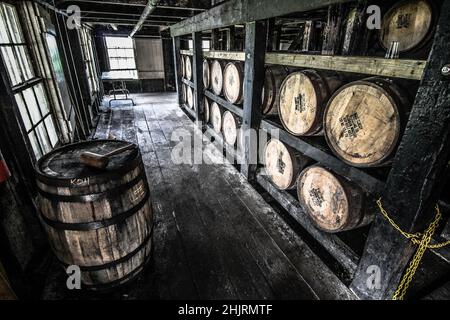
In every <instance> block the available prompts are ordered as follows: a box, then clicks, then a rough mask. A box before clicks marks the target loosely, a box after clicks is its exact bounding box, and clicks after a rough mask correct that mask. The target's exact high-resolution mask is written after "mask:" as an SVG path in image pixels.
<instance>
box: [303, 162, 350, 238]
mask: <svg viewBox="0 0 450 320" xmlns="http://www.w3.org/2000/svg"><path fill="white" fill-rule="evenodd" d="M297 188H298V189H297V192H298V197H299V200H300V203H301V204H302V205H303V208H304V210H305V211H307V213H308V215H309V216H310V217H311V219H312V220H313V221H314V222H315V223H316V224H317V226H318V227H319V228H321V229H323V230H327V231H337V230H340V229H341V228H342V227H343V226H345V224H346V223H347V221H348V218H349V214H348V212H349V203H348V197H347V194H346V192H345V189H344V187H343V186H342V184H341V182H340V181H339V179H338V178H337V177H336V176H335V175H334V174H332V173H331V172H330V171H328V170H327V169H325V168H322V167H319V166H312V167H309V168H306V169H305V170H303V172H302V173H301V174H300V176H299V179H298V185H297Z"/></svg>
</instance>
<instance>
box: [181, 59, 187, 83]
mask: <svg viewBox="0 0 450 320" xmlns="http://www.w3.org/2000/svg"><path fill="white" fill-rule="evenodd" d="M184 61H185V57H184V55H181V56H180V68H181V77H183V78H186V63H185V62H184Z"/></svg>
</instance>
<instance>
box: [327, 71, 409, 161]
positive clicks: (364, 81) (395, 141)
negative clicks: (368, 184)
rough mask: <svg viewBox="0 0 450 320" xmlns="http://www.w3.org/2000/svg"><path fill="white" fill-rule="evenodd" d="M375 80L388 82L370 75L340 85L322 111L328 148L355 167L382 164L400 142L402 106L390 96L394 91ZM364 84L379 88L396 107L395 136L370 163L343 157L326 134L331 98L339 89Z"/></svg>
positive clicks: (333, 97)
mask: <svg viewBox="0 0 450 320" xmlns="http://www.w3.org/2000/svg"><path fill="white" fill-rule="evenodd" d="M375 81H382V82H385V83H388V82H389V79H386V78H378V77H371V78H367V79H361V80H357V81H353V82H350V83H348V84H346V85H344V86H342V87H340V88H339V89H338V90H336V92H335V93H334V94H333V95H332V96H331V98H330V99H329V100H328V103H327V105H326V107H325V110H324V112H323V131H324V135H325V141H326V142H327V145H328V146H329V147H330V149H331V150H332V151H333V154H335V155H336V156H337V157H338V158H339V159H340V160H342V161H343V162H344V163H346V164H348V165H351V166H354V167H357V168H372V167H376V166H379V165H381V164H383V163H384V162H385V161H386V160H387V159H389V158H390V157H391V156H392V153H393V151H394V150H395V149H396V148H397V146H398V144H399V143H400V134H401V130H402V120H401V119H402V116H401V114H400V112H399V111H400V110H401V109H402V106H400V105H399V103H398V101H397V100H396V99H395V98H394V97H393V96H392V95H394V92H393V91H392V92H389V91H388V90H386V89H387V88H383V87H382V86H380V85H378V84H376V83H374V82H375ZM357 84H360V85H366V86H370V87H374V88H377V89H379V90H380V91H382V92H383V94H384V95H385V96H386V97H387V99H388V100H389V102H390V103H391V104H392V105H393V106H395V107H396V108H394V112H395V115H396V122H397V126H398V130H397V132H395V136H394V139H393V143H392V144H391V145H390V146H389V149H388V150H387V152H386V154H385V155H384V156H383V157H381V158H380V159H378V160H377V161H372V162H370V163H353V162H351V161H349V160H347V159H345V158H344V157H343V156H342V155H341V154H340V153H339V152H338V150H337V148H335V146H334V143H332V141H331V138H330V137H329V136H328V135H329V133H328V128H327V125H326V121H327V115H328V112H329V110H330V107H331V103H332V102H333V100H334V99H335V98H336V96H337V95H338V94H340V93H341V91H343V90H345V89H347V88H349V87H351V86H354V85H357ZM390 84H393V85H396V84H395V83H390Z"/></svg>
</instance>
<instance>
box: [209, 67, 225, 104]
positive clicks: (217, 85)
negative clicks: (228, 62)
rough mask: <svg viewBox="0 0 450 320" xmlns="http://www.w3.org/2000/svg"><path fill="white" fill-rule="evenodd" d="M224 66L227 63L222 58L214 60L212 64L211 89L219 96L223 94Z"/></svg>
mask: <svg viewBox="0 0 450 320" xmlns="http://www.w3.org/2000/svg"><path fill="white" fill-rule="evenodd" d="M224 67H225V63H224V62H223V61H221V60H214V61H213V62H212V64H211V89H212V91H213V92H214V94H215V95H217V96H219V95H221V94H222V89H223V69H224Z"/></svg>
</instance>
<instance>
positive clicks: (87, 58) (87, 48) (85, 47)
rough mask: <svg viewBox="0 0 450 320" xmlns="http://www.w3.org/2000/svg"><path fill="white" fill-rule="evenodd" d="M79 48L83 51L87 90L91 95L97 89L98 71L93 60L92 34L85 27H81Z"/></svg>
mask: <svg viewBox="0 0 450 320" xmlns="http://www.w3.org/2000/svg"><path fill="white" fill-rule="evenodd" d="M80 33H81V48H82V51H83V57H84V62H85V65H86V74H87V77H88V82H89V90H90V93H91V95H92V94H94V92H98V91H99V84H98V77H97V75H98V73H97V67H96V65H95V60H94V48H93V43H92V36H91V33H90V31H89V30H88V29H87V28H82V29H81V32H80Z"/></svg>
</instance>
